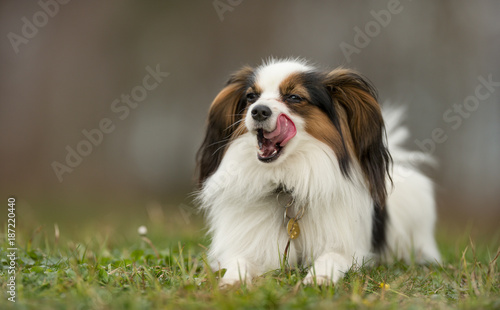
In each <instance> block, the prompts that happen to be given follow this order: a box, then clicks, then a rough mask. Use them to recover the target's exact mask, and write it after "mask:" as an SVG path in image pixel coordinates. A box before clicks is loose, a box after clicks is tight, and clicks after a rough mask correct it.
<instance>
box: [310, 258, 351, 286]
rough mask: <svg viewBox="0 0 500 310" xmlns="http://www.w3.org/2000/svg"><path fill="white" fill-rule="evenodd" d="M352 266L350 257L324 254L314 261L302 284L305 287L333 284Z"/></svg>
mask: <svg viewBox="0 0 500 310" xmlns="http://www.w3.org/2000/svg"><path fill="white" fill-rule="evenodd" d="M351 265H352V257H347V256H345V255H341V254H338V253H334V252H329V253H324V254H322V255H320V256H319V257H318V258H317V259H316V260H315V261H314V264H313V266H312V267H311V269H310V270H309V272H308V273H307V276H306V277H305V278H304V280H303V281H302V283H304V284H306V285H310V284H314V283H316V284H318V285H328V284H332V283H333V284H335V283H336V282H337V281H338V280H339V279H340V278H342V277H343V276H344V273H345V272H347V271H348V270H349V268H350V267H351Z"/></svg>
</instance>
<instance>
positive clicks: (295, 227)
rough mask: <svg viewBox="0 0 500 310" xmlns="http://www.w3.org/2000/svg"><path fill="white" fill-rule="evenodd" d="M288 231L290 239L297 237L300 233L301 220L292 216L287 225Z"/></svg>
mask: <svg viewBox="0 0 500 310" xmlns="http://www.w3.org/2000/svg"><path fill="white" fill-rule="evenodd" d="M286 232H287V233H288V236H289V237H290V239H297V238H298V237H299V235H300V227H299V222H297V221H296V220H295V219H293V218H291V219H290V220H289V221H288V224H287V225H286Z"/></svg>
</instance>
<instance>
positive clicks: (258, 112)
mask: <svg viewBox="0 0 500 310" xmlns="http://www.w3.org/2000/svg"><path fill="white" fill-rule="evenodd" d="M271 114H273V112H271V109H269V107H268V106H265V105H258V106H255V107H253V109H252V118H253V119H254V120H256V121H259V122H262V121H265V120H266V119H268V118H269V117H270V116H271Z"/></svg>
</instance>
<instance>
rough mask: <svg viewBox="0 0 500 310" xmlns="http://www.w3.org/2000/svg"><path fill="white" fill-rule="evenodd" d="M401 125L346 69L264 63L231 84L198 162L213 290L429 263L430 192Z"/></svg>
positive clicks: (213, 113) (321, 280) (324, 280)
mask: <svg viewBox="0 0 500 310" xmlns="http://www.w3.org/2000/svg"><path fill="white" fill-rule="evenodd" d="M383 115H384V116H383ZM401 117H402V113H401V112H400V111H398V109H396V110H393V111H392V112H391V111H390V110H389V111H385V112H384V114H383V113H382V111H381V107H380V105H379V103H378V101H377V94H376V91H375V89H374V87H373V86H372V85H371V83H370V82H369V81H368V80H367V79H366V78H365V77H363V76H362V75H360V74H359V73H357V72H355V71H353V70H349V69H343V68H339V69H335V70H333V71H322V70H319V69H317V68H315V67H313V66H312V65H309V64H308V63H307V62H305V61H303V60H298V59H285V60H275V59H273V60H269V61H267V62H265V63H264V64H263V65H261V66H258V67H256V68H252V67H244V68H242V69H241V70H239V71H238V72H236V73H235V74H234V75H232V76H231V78H230V79H229V81H228V82H227V84H226V86H225V87H224V88H223V89H222V90H221V92H220V93H219V94H218V95H217V96H216V98H215V99H214V101H213V102H212V105H211V106H210V110H209V114H208V123H207V128H206V133H205V139H204V141H203V144H202V146H201V148H200V150H199V151H198V156H197V160H198V181H199V184H200V191H199V194H198V199H199V201H200V205H201V209H202V210H203V211H204V212H205V214H206V217H207V221H208V226H209V234H210V236H211V245H210V248H209V251H208V257H209V260H210V261H211V264H212V267H213V268H215V269H226V272H225V274H224V276H223V278H222V279H221V280H220V285H232V284H235V283H238V282H246V283H251V280H252V279H253V278H254V277H256V276H258V275H261V274H262V273H264V272H267V271H270V270H273V269H278V268H280V267H281V266H283V263H285V264H289V266H297V265H305V266H311V267H310V269H309V271H308V274H307V275H306V277H305V278H304V279H303V283H305V284H313V283H317V284H334V283H336V282H337V281H338V280H339V279H340V278H342V277H343V275H344V273H346V272H347V271H349V270H350V269H351V268H355V267H357V266H360V265H362V264H366V263H370V262H388V261H392V260H394V259H396V260H404V261H406V262H416V263H435V262H439V261H440V254H439V251H438V249H437V246H436V242H435V239H434V225H435V222H436V211H435V200H434V191H433V183H432V182H431V180H430V179H429V178H428V177H426V176H425V175H423V174H422V173H421V172H420V171H418V169H416V168H415V162H416V161H417V160H413V161H412V160H411V156H410V155H415V153H411V152H408V151H405V150H404V149H403V148H402V147H401V146H400V144H401V143H402V142H404V140H405V139H406V138H407V136H408V133H407V129H406V128H405V127H402V126H400V125H399V123H400V121H399V120H398V119H399V118H401ZM384 118H386V121H385V122H384ZM386 128H387V129H386ZM386 132H387V135H386ZM387 136H388V138H387ZM391 154H392V156H391ZM417 155H418V156H416V158H417V159H419V160H420V161H429V160H430V158H428V155H426V154H421V153H418V154H417ZM397 171H403V172H404V173H399V174H398V173H396V172H397ZM393 172H394V174H395V176H393V177H391V175H392V174H393Z"/></svg>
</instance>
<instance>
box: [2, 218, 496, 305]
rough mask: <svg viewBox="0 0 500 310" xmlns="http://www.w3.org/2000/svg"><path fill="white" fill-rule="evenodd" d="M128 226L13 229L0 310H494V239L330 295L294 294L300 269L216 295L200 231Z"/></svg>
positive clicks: (355, 280)
mask: <svg viewBox="0 0 500 310" xmlns="http://www.w3.org/2000/svg"><path fill="white" fill-rule="evenodd" d="M137 226H138V225H129V226H128V227H119V226H116V227H113V226H107V227H101V228H95V226H94V227H92V226H87V227H84V228H81V227H73V232H72V233H67V235H65V233H63V232H64V231H66V230H64V229H62V230H61V236H60V237H56V236H55V235H54V228H53V227H52V226H49V225H47V226H42V227H39V228H35V229H26V228H21V229H19V231H18V232H17V241H18V247H19V251H18V256H19V259H18V272H17V280H16V281H17V296H16V303H15V304H14V303H12V302H9V301H8V300H7V296H6V295H5V292H6V290H7V281H6V279H7V274H6V273H7V269H6V268H7V264H8V260H7V257H6V252H5V251H6V248H7V244H6V243H5V242H4V243H2V255H1V257H0V261H1V263H2V269H1V271H0V281H1V282H0V283H1V289H2V293H1V294H0V295H1V297H2V298H1V300H0V309H9V308H15V309H88V308H91V309H178V308H201V309H236V308H242V309H255V308H279V309H302V308H308V309H332V308H333V307H340V308H370V309H387V308H392V309H420V308H426V309H454V308H459V309H471V308H481V309H500V280H499V262H498V261H500V259H499V260H496V259H495V256H497V251H498V246H499V242H498V241H499V238H498V234H496V235H493V236H491V235H490V236H489V237H482V238H477V239H476V240H472V239H469V234H468V233H464V232H462V234H461V235H458V236H457V235H456V234H455V235H450V234H440V237H439V244H440V248H441V251H442V254H443V259H444V263H443V265H442V266H418V265H405V264H402V263H395V264H391V265H381V266H376V267H362V268H360V269H358V270H351V271H349V272H348V273H347V275H346V277H345V278H344V279H343V280H341V281H340V282H339V283H338V284H337V285H335V286H334V287H331V286H330V287H317V286H303V285H302V284H301V282H300V281H301V279H302V278H303V277H304V276H305V273H306V270H305V269H303V270H274V271H271V272H269V273H267V274H265V275H263V276H261V277H259V278H257V279H256V280H254V281H253V284H252V285H251V286H239V287H233V288H230V289H227V290H219V288H218V286H217V277H218V276H219V274H218V273H213V272H212V271H210V269H209V268H208V267H207V264H206V260H205V246H207V240H206V239H205V238H204V237H203V232H202V231H200V230H196V229H195V228H193V227H198V229H199V227H201V226H198V225H197V224H191V225H189V227H187V228H186V227H184V228H185V229H184V230H183V229H180V228H178V227H177V228H172V227H170V228H164V227H163V226H162V225H158V224H154V223H150V226H151V227H153V228H150V233H149V234H148V239H143V238H141V237H140V236H139V235H138V234H137V232H136V231H137ZM180 226H183V225H180ZM4 231H5V230H4ZM2 240H5V236H2ZM149 240H150V241H151V243H150V242H149Z"/></svg>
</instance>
